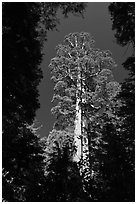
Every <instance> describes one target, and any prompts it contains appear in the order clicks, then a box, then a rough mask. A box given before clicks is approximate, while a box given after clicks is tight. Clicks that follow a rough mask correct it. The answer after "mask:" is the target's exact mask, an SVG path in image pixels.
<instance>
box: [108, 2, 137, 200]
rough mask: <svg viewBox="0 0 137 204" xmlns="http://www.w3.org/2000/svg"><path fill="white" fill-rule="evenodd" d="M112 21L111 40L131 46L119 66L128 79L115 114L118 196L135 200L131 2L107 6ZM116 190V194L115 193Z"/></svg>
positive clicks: (132, 10) (133, 9) (133, 12)
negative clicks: (121, 168) (118, 122)
mask: <svg viewBox="0 0 137 204" xmlns="http://www.w3.org/2000/svg"><path fill="white" fill-rule="evenodd" d="M109 11H110V13H111V18H112V23H113V24H112V29H113V30H115V32H116V33H115V37H116V39H117V42H118V43H119V44H120V45H121V46H125V45H127V46H129V45H132V48H133V53H132V55H131V56H130V57H128V58H127V60H126V61H125V62H124V63H123V67H124V68H125V69H126V70H128V71H129V76H128V78H127V79H125V81H124V82H123V83H122V86H121V92H120V94H119V99H120V100H121V101H122V103H123V106H122V107H121V108H120V109H119V111H118V116H119V117H121V118H122V123H121V126H120V127H119V132H118V138H119V144H120V148H121V152H120V151H119V155H118V156H119V157H122V155H121V154H122V152H124V156H123V159H121V165H122V166H123V170H122V171H121V174H119V175H118V177H119V178H121V179H120V183H119V186H120V185H121V186H123V188H121V196H123V197H122V199H121V200H123V201H128V202H130V201H132V202H133V201H134V200H135V56H134V47H135V3H134V2H115V3H111V4H110V6H109ZM118 191H119V190H118V189H117V193H118Z"/></svg>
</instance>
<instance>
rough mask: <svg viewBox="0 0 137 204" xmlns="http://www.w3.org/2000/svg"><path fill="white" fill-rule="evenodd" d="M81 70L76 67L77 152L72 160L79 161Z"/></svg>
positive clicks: (75, 137) (80, 140) (80, 141)
mask: <svg viewBox="0 0 137 204" xmlns="http://www.w3.org/2000/svg"><path fill="white" fill-rule="evenodd" d="M80 93H81V72H80V67H78V78H77V90H76V116H75V130H74V141H75V145H76V148H77V152H76V154H75V156H74V161H76V162H79V160H80V159H81V155H82V137H81V136H82V125H81V124H82V115H81V105H80V103H81V94H80Z"/></svg>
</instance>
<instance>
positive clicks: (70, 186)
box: [45, 130, 84, 202]
mask: <svg viewBox="0 0 137 204" xmlns="http://www.w3.org/2000/svg"><path fill="white" fill-rule="evenodd" d="M74 152H75V146H74V136H73V132H70V131H59V130H58V131H57V130H53V131H52V132H51V133H50V134H49V137H48V139H47V143H46V148H45V163H46V168H45V176H46V185H47V188H46V194H47V201H50V202H51V201H52V202H78V201H84V192H83V188H82V179H81V176H80V174H79V169H78V166H77V163H76V162H73V154H74Z"/></svg>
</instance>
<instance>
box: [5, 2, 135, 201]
mask: <svg viewBox="0 0 137 204" xmlns="http://www.w3.org/2000/svg"><path fill="white" fill-rule="evenodd" d="M134 6H135V4H134V3H132V2H127V3H124V2H121V3H119V2H118V3H117V2H115V3H111V4H110V6H109V10H110V14H111V18H112V23H113V27H112V29H113V30H115V31H116V35H115V37H116V39H117V42H118V43H119V44H120V45H122V46H125V45H128V44H130V43H132V45H133V55H132V56H131V57H129V58H128V59H127V60H126V61H125V62H124V63H123V66H124V67H125V69H127V70H128V71H129V77H128V79H126V80H125V82H124V83H122V85H121V91H120V89H119V86H118V84H117V83H115V81H114V79H113V74H112V70H111V69H112V67H113V66H115V62H114V61H113V59H112V57H111V53H110V52H108V51H100V50H99V49H96V48H94V46H93V45H94V40H93V39H90V40H89V35H87V34H84V33H82V36H83V38H77V39H78V42H77V43H78V45H79V47H77V48H76V47H75V46H73V45H74V43H76V38H75V37H76V36H77V35H79V34H76V33H75V34H74V35H75V36H73V35H72V34H70V35H69V36H66V38H65V42H64V44H63V45H59V46H58V47H57V56H56V57H55V58H54V59H52V60H51V64H50V68H51V72H52V80H53V81H54V84H55V87H54V93H55V94H54V96H53V103H54V107H53V108H52V113H53V114H54V115H55V118H56V121H55V124H54V127H53V130H52V132H51V133H50V134H49V136H48V138H47V139H46V138H44V139H41V140H40V138H39V136H37V134H36V132H35V129H34V128H33V125H32V124H33V122H34V118H35V113H36V110H37V109H38V108H39V101H38V96H39V94H38V88H37V87H38V84H39V82H40V80H41V79H42V71H41V69H40V63H41V60H42V46H43V42H44V41H45V40H47V37H46V36H47V32H48V30H54V29H56V28H57V24H58V23H59V19H58V17H57V14H58V11H59V10H60V11H61V12H62V14H63V15H64V16H65V17H67V16H68V14H69V13H73V14H74V15H75V14H77V15H83V12H84V9H85V4H84V3H76V2H72V3H68V2H63V3H60V2H56V3H53V2H46V3H45V2H40V3H35V2H33V3H30V2H29V3H27V2H20V3H3V14H2V15H3V19H2V20H3V22H2V23H3V25H2V26H3V28H2V29H3V30H2V32H3V36H2V40H3V74H2V77H3V87H2V91H3V101H2V105H3V118H2V119H3V136H2V145H3V146H2V151H3V156H2V160H3V162H2V167H3V171H2V176H3V185H2V188H3V192H2V194H3V195H2V196H3V200H4V201H8V202H11V201H12V202H22V201H26V202H34V201H35V202H36V201H37V202H39V201H41V202H45V201H46V202H47V201H49V202H51V201H56V202H62V201H67V202H72V201H74V202H80V201H99V202H107V201H109V202H112V201H113V202H117V201H119V202H120V201H121V202H123V201H128V202H130V201H134V197H135V195H134V188H135V175H134V174H135V172H134V139H135V138H134V136H135V133H134V129H135V126H134V115H135V114H134V101H135V98H134V97H135V91H134V90H135V88H134V84H135V83H134V82H135V57H134V46H135V37H134V28H135V25H134V23H135V19H134V18H135V8H134ZM125 19H126V22H127V23H125ZM82 39H84V44H83V40H82ZM82 46H84V52H83V50H82V49H81V48H82ZM70 56H71V57H70ZM76 58H79V59H78V60H76ZM78 64H80V65H81V68H82V74H83V75H82V77H83V79H85V80H83V84H82V85H83V88H84V87H85V89H83V90H84V91H83V93H82V89H81V92H79V93H78V95H77V96H78V97H79V96H82V97H81V103H80V104H79V105H80V107H81V108H82V110H83V112H82V119H83V120H87V121H88V123H85V124H86V126H85V127H84V128H83V135H84V136H85V139H84V141H85V143H86V144H87V140H86V139H87V138H88V144H87V147H88V149H86V150H85V155H86V157H85V158H84V159H83V161H82V162H79V163H77V162H75V161H74V160H73V158H74V155H75V154H76V151H77V147H76V145H75V141H74V138H75V135H74V125H75V123H74V121H75V114H76V109H75V107H76V101H77V97H76V89H77V75H78V70H77V69H76V67H77V65H78ZM91 67H92V69H91ZM97 73H100V74H98V75H96V74H97ZM90 75H91V76H90ZM110 82H111V83H110ZM119 91H120V92H119ZM115 93H119V94H118V96H117V94H115ZM79 94H81V95H79ZM91 99H92V100H91ZM108 99H109V100H108ZM106 104H107V106H106ZM87 150H88V151H87ZM89 160H90V162H89Z"/></svg>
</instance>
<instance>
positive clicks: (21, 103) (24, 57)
mask: <svg viewBox="0 0 137 204" xmlns="http://www.w3.org/2000/svg"><path fill="white" fill-rule="evenodd" d="M58 9H61V11H62V13H63V14H64V15H67V14H68V13H70V12H72V13H78V14H81V13H82V12H83V10H84V4H83V3H52V2H51V3H35V2H33V3H28V2H18V3H14V2H12V3H9V2H8V3H6V2H5V3H3V13H2V15H3V16H2V17H3V19H2V24H3V25H2V26H3V27H2V29H3V30H2V31H3V35H2V40H3V55H2V57H3V59H2V60H3V73H2V77H3V86H2V91H3V101H2V103H3V104H2V105H3V118H2V119H3V138H2V144H3V147H2V150H3V197H4V199H5V200H7V201H38V200H39V201H43V195H42V194H44V188H43V187H42V186H43V184H41V182H39V181H40V180H43V181H42V182H43V183H44V173H43V162H42V160H43V157H42V156H41V154H42V149H41V146H40V145H39V138H38V137H37V136H36V135H35V134H34V133H33V131H31V129H30V128H29V126H30V125H32V123H33V121H34V118H35V113H36V110H37V109H38V108H39V106H40V105H39V101H38V96H39V93H38V88H37V87H38V84H39V82H40V80H41V78H42V71H41V69H40V63H41V60H42V54H41V53H42V52H41V51H42V44H41V43H42V42H43V41H42V40H43V33H44V40H45V39H46V34H47V31H48V30H53V29H54V28H56V26H57V23H58V20H59V19H58V18H57V11H58ZM46 40H47V39H46ZM35 161H36V162H35ZM37 161H39V164H38V162H37ZM33 169H35V170H36V171H35V170H34V172H33ZM38 172H39V173H38ZM38 174H39V177H38ZM34 175H35V176H34ZM36 192H37V193H36ZM44 196H45V195H44ZM45 199H46V198H45Z"/></svg>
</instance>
